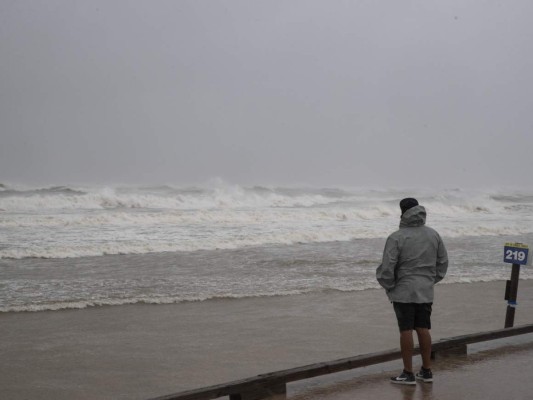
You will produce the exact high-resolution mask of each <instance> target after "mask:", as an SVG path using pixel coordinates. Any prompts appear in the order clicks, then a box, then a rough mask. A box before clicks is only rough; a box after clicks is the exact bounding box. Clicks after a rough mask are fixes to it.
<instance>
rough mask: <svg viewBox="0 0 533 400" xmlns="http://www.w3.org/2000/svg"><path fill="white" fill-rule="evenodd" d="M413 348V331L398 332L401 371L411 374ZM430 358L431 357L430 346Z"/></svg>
mask: <svg viewBox="0 0 533 400" xmlns="http://www.w3.org/2000/svg"><path fill="white" fill-rule="evenodd" d="M417 333H418V331H417ZM430 340H431V339H430ZM430 343H431V342H430ZM413 347H414V344H413V331H412V330H407V331H401V332H400V349H401V351H402V360H403V369H404V370H405V371H407V372H411V373H412V372H413ZM430 356H431V344H430Z"/></svg>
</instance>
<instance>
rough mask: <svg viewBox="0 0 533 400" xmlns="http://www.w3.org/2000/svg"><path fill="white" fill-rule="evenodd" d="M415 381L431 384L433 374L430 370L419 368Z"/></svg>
mask: <svg viewBox="0 0 533 400" xmlns="http://www.w3.org/2000/svg"><path fill="white" fill-rule="evenodd" d="M416 379H417V380H419V381H422V382H426V383H430V382H433V372H431V370H430V369H425V368H420V371H419V372H417V373H416Z"/></svg>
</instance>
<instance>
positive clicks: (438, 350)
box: [152, 324, 533, 400]
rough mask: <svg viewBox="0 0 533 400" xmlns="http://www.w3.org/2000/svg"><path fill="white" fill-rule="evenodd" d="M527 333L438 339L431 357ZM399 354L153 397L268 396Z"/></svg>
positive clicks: (529, 329)
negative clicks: (314, 379) (324, 376)
mask: <svg viewBox="0 0 533 400" xmlns="http://www.w3.org/2000/svg"><path fill="white" fill-rule="evenodd" d="M526 333H533V324H531V325H523V326H517V327H514V328H506V329H500V330H495V331H488V332H480V333H473V334H469V335H463V336H455V337H451V338H447V339H441V340H439V341H437V342H435V343H433V345H432V357H433V358H435V356H438V355H444V354H461V353H462V354H466V347H467V345H468V344H472V343H479V342H485V341H489V340H495V339H502V338H506V337H510V336H516V335H523V334H526ZM414 354H419V348H418V346H417V347H416V348H415V352H414ZM400 358H401V352H400V350H399V349H392V350H386V351H381V352H377V353H370V354H364V355H359V356H355V357H349V358H343V359H339V360H334V361H329V362H322V363H317V364H310V365H305V366H302V367H297V368H291V369H286V370H283V371H277V372H271V373H267V374H262V375H258V376H255V377H252V378H246V379H241V380H237V381H232V382H227V383H223V384H219V385H214V386H209V387H205V388H200V389H194V390H188V391H185V392H179V393H175V394H170V395H166V396H161V397H156V398H154V399H152V400H210V399H217V398H219V397H224V396H229V399H230V400H261V399H267V398H268V397H272V396H275V395H280V394H284V393H286V391H287V389H286V388H287V383H289V382H294V381H299V380H302V379H308V378H314V377H317V376H321V375H327V374H332V373H335V372H341V371H347V370H351V369H355V368H360V367H367V366H369V365H375V364H380V363H384V362H387V361H393V360H398V359H400Z"/></svg>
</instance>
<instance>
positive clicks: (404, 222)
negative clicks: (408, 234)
mask: <svg viewBox="0 0 533 400" xmlns="http://www.w3.org/2000/svg"><path fill="white" fill-rule="evenodd" d="M425 223H426V209H425V208H424V206H414V207H412V208H410V209H409V210H407V211H406V212H405V213H404V214H403V215H402V218H401V220H400V228H407V227H413V226H422V225H424V224H425Z"/></svg>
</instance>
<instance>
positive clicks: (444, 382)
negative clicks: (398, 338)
mask: <svg viewBox="0 0 533 400" xmlns="http://www.w3.org/2000/svg"><path fill="white" fill-rule="evenodd" d="M416 361H418V359H417V360H416ZM532 364H533V342H532V343H526V344H520V345H511V346H505V347H501V348H495V349H491V350H485V351H479V352H477V353H474V354H469V355H465V356H454V357H449V358H444V359H440V360H437V361H435V363H434V365H433V373H434V382H433V383H421V382H418V383H417V384H416V386H407V385H397V384H392V383H390V382H388V380H389V378H390V377H391V376H392V375H395V373H396V372H400V371H401V364H399V365H396V366H397V367H399V368H400V369H399V370H394V371H392V373H391V371H387V372H384V371H381V372H378V373H373V374H370V375H361V376H358V377H354V378H351V379H346V380H337V382H330V383H327V382H322V383H320V384H314V385H313V384H312V383H307V385H305V384H304V385H302V384H300V386H299V387H298V386H295V387H294V388H293V389H292V390H291V386H289V392H288V396H287V398H288V399H290V400H311V399H314V400H317V399H320V400H354V399H357V400H366V399H368V400H380V399H387V400H389V399H390V400H461V399H468V400H478V399H479V400H492V399H494V400H501V399H505V400H529V399H533V368H532ZM415 365H417V363H415ZM291 391H292V394H291Z"/></svg>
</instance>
